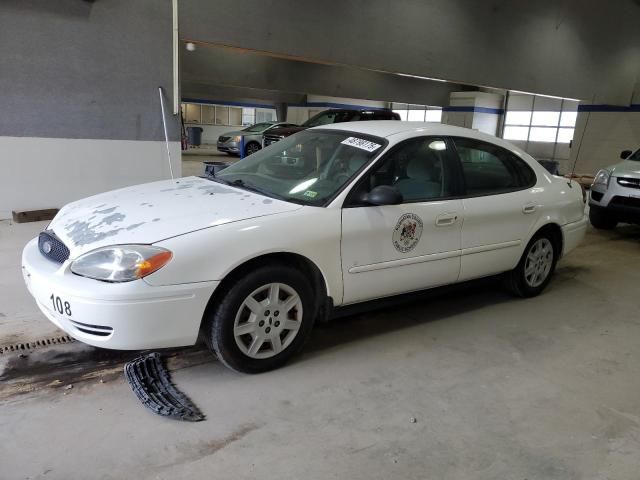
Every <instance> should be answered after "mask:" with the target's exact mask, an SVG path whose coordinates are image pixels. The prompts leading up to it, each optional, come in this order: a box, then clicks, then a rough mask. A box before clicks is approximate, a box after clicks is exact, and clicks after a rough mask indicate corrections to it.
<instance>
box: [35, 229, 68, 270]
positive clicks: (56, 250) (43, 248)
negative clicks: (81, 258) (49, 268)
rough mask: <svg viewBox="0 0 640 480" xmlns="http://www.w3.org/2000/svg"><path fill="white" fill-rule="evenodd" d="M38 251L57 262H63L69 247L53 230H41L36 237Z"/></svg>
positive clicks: (66, 257)
mask: <svg viewBox="0 0 640 480" xmlns="http://www.w3.org/2000/svg"><path fill="white" fill-rule="evenodd" d="M38 249H39V250H40V253H41V254H42V255H44V256H45V257H47V258H48V259H49V260H53V261H54V262H57V263H64V262H65V261H66V260H67V259H68V258H69V249H68V248H67V247H66V245H65V244H64V243H62V242H61V241H60V240H59V239H58V237H56V236H55V235H54V233H53V232H42V233H41V234H40V236H39V237H38Z"/></svg>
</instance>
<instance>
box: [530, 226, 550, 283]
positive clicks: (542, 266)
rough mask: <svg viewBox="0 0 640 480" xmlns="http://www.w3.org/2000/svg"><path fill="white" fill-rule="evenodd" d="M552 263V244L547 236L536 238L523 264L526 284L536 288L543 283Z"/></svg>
mask: <svg viewBox="0 0 640 480" xmlns="http://www.w3.org/2000/svg"><path fill="white" fill-rule="evenodd" d="M552 265H553V245H551V242H550V241H549V240H548V239H547V238H540V239H539V240H537V241H536V242H535V243H534V244H533V245H531V248H530V249H529V253H527V260H526V262H525V264H524V279H525V281H526V282H527V285H529V286H530V287H533V288H536V287H539V286H540V285H542V284H543V283H544V281H545V280H546V279H547V277H548V276H549V272H550V271H551V266H552Z"/></svg>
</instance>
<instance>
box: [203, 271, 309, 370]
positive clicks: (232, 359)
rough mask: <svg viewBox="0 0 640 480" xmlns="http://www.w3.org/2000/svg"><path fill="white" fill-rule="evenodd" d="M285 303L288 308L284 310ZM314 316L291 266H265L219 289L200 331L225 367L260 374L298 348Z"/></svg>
mask: <svg viewBox="0 0 640 480" xmlns="http://www.w3.org/2000/svg"><path fill="white" fill-rule="evenodd" d="M276 285H277V291H278V294H276V295H275V296H274V295H273V294H274V288H275V287H274V286H276ZM272 296H273V297H274V298H275V297H277V300H274V298H272ZM251 299H252V300H253V301H251ZM254 301H255V303H254ZM287 303H290V304H292V305H294V306H293V307H292V308H291V309H289V310H287V311H284V309H287V308H288V305H287ZM250 306H251V307H252V308H253V309H252V308H250ZM315 315H316V312H315V301H314V296H313V290H312V288H311V285H310V284H309V281H308V280H307V278H306V276H305V275H303V273H302V272H300V271H299V270H296V269H293V268H289V267H285V266H281V265H276V264H268V265H263V266H261V267H258V268H257V269H255V270H252V271H251V272H250V273H249V274H247V275H246V276H244V277H241V278H239V279H237V280H235V281H234V282H233V284H232V285H231V286H230V287H229V288H228V289H226V290H224V293H223V295H222V296H221V297H220V299H219V303H218V304H217V305H214V306H213V308H212V309H211V312H210V313H209V314H208V315H207V318H205V324H204V332H203V333H204V338H205V341H206V343H207V345H208V346H209V348H210V349H211V350H213V351H214V352H215V354H216V355H217V356H218V359H219V360H220V361H221V362H222V363H223V364H225V365H226V366H227V367H229V368H231V369H233V370H236V371H238V372H243V373H261V372H266V371H268V370H273V369H275V368H278V367H281V366H282V365H284V364H285V363H286V362H287V361H288V360H289V359H290V358H291V356H293V355H294V354H295V353H296V352H297V351H299V350H300V348H302V346H303V345H304V344H305V343H306V341H307V340H308V338H309V336H310V334H311V330H312V328H313V323H314V320H315ZM295 323H297V325H295ZM292 326H293V327H292ZM294 329H295V330H294ZM289 335H292V337H291V338H289ZM278 339H279V341H278ZM277 343H280V345H279V346H278V345H277ZM258 344H259V345H258ZM256 345H257V349H256V348H254V347H256ZM278 348H279V349H280V350H278Z"/></svg>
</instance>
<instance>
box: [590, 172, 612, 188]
mask: <svg viewBox="0 0 640 480" xmlns="http://www.w3.org/2000/svg"><path fill="white" fill-rule="evenodd" d="M610 177H611V173H610V172H609V170H600V171H598V173H596V176H595V178H594V179H593V183H592V186H596V185H598V186H601V187H604V188H607V187H608V186H609V179H610Z"/></svg>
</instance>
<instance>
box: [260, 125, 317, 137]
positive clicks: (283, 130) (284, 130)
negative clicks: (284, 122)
mask: <svg viewBox="0 0 640 480" xmlns="http://www.w3.org/2000/svg"><path fill="white" fill-rule="evenodd" d="M306 129H307V127H279V128H272V129H271V130H268V131H266V132H265V133H264V134H265V135H281V136H283V137H288V136H289V135H293V134H294V133H298V132H301V131H302V130H306Z"/></svg>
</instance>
